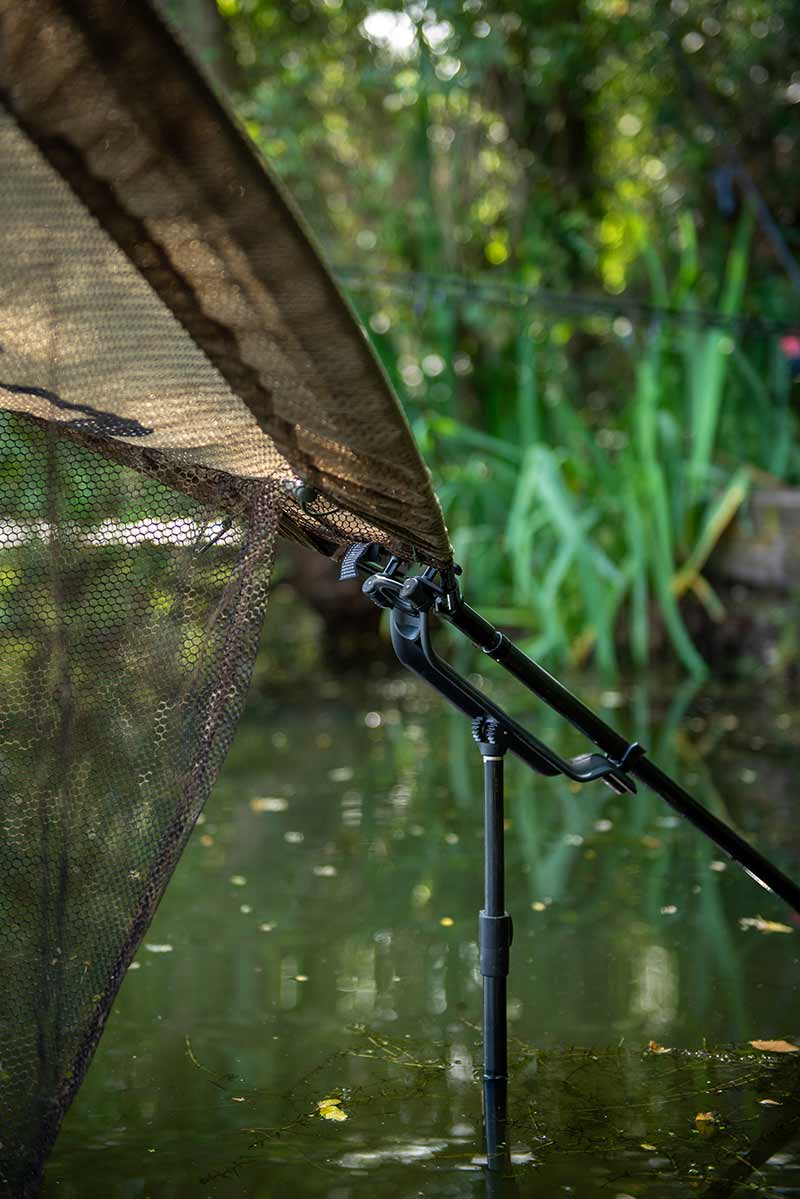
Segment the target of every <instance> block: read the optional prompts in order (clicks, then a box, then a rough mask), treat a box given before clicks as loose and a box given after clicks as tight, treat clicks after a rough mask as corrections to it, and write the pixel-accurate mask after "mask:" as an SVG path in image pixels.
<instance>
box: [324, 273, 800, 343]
mask: <svg viewBox="0 0 800 1199" xmlns="http://www.w3.org/2000/svg"><path fill="white" fill-rule="evenodd" d="M334 273H335V275H336V276H337V278H338V279H339V281H340V282H341V283H342V284H343V286H345V287H349V288H353V289H356V290H372V289H377V288H381V289H383V290H386V291H390V292H394V293H396V294H400V295H407V296H411V297H413V298H414V299H418V300H423V301H427V300H429V299H431V298H435V297H436V296H437V295H448V296H458V297H460V298H463V299H477V300H482V301H484V302H485V303H488V304H491V305H492V306H493V307H495V308H510V309H517V310H520V311H522V310H524V309H526V308H546V309H551V310H553V311H556V312H560V313H565V314H573V313H579V314H584V315H594V314H599V315H606V316H626V317H628V318H633V319H634V320H637V321H648V322H653V321H658V320H670V321H674V322H676V323H678V324H684V325H691V326H693V327H695V328H701V329H702V328H708V329H714V328H716V329H724V330H728V331H730V332H739V333H761V334H766V335H770V336H779V335H780V334H783V333H796V332H797V329H798V322H797V321H794V322H792V321H780V320H772V319H770V318H768V317H763V316H728V315H726V314H724V313H721V312H714V311H713V310H710V309H702V308H696V309H686V308H670V307H665V306H663V305H659V304H649V303H647V302H646V301H643V300H636V299H632V298H629V297H627V296H592V295H586V294H582V293H580V292H559V291H554V290H552V289H550V288H546V287H527V286H524V285H522V284H519V283H511V282H505V281H504V282H500V281H494V280H482V279H470V278H469V277H467V276H465V275H454V274H451V275H438V274H435V273H432V272H429V271H379V270H370V269H366V268H364V267H357V266H349V265H344V264H342V265H340V266H338V267H334Z"/></svg>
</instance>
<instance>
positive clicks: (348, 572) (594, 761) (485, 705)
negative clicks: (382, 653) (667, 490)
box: [341, 545, 800, 913]
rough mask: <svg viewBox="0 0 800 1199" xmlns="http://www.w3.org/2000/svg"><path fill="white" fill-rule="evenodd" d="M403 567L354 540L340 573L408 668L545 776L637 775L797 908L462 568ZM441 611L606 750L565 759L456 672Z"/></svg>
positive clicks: (746, 850)
mask: <svg viewBox="0 0 800 1199" xmlns="http://www.w3.org/2000/svg"><path fill="white" fill-rule="evenodd" d="M405 565H406V564H405V563H403V562H402V561H401V560H400V559H398V558H389V560H388V561H386V553H385V551H382V550H380V548H379V547H377V546H374V545H356V546H352V547H351V548H350V550H348V552H347V554H346V555H345V558H344V560H343V563H342V572H341V573H342V577H343V578H355V577H357V576H359V575H362V576H364V575H365V576H366V580H365V582H364V584H363V591H364V593H365V595H367V596H369V598H370V599H371V600H372V601H373V602H374V603H376V604H377V605H378V606H379V607H382V608H388V609H390V610H391V635H392V645H393V646H394V650H395V653H396V654H397V656H398V658H399V659H400V661H401V662H402V664H403V665H404V666H406V667H407V668H408V669H409V670H411V671H413V672H414V673H415V674H417V675H418V676H419V677H420V678H422V679H424V680H425V682H426V683H428V684H429V685H430V686H431V687H433V688H435V690H437V691H438V692H439V693H440V694H441V695H443V696H444V697H445V698H446V699H448V700H449V701H450V702H451V703H452V704H454V705H455V707H456V708H458V709H459V710H460V711H462V712H463V713H464V714H465V715H467V716H469V718H470V719H471V720H473V721H474V720H476V719H477V718H481V717H483V718H491V719H492V720H493V721H495V722H496V725H497V727H498V728H499V729H501V730H502V733H503V735H504V737H505V740H506V744H507V747H508V749H509V750H511V752H512V753H513V754H514V755H515V756H516V757H517V758H519V759H520V760H521V761H523V762H525V764H526V765H527V766H529V767H530V768H531V769H533V770H535V771H537V772H538V773H539V774H543V775H546V776H549V777H551V778H552V777H555V776H557V775H564V776H566V777H567V778H569V779H571V780H573V781H574V782H578V783H587V782H592V781H594V780H595V779H601V780H602V781H603V782H604V783H606V784H607V786H609V787H611V788H612V789H613V790H614V791H615V792H617V794H620V795H622V794H626V793H627V794H631V793H633V792H635V791H636V783H635V781H634V780H635V779H638V781H639V782H641V783H644V784H645V785H646V786H647V787H649V788H650V790H652V791H654V792H655V793H656V794H657V795H659V796H660V797H661V798H662V799H664V800H665V801H666V802H667V803H668V804H670V806H671V807H672V808H673V809H674V810H675V811H676V812H678V813H679V814H680V815H681V816H683V817H684V818H685V819H686V820H688V821H690V823H692V824H693V825H694V826H695V827H696V828H697V829H699V830H700V832H702V833H703V834H704V835H705V836H706V837H708V838H709V839H710V840H711V841H713V842H714V843H715V844H716V845H717V846H718V847H719V848H720V849H721V850H722V851H723V852H724V853H727V854H729V855H730V857H732V858H733V859H734V860H735V861H737V862H738V863H739V864H740V865H741V866H743V867H744V869H745V870H746V871H747V873H748V874H750V875H751V877H752V878H753V879H755V881H756V882H758V883H759V884H760V885H761V886H762V887H764V888H765V889H766V890H768V891H772V892H774V893H775V894H776V895H778V896H780V898H781V899H783V900H784V901H785V902H786V903H787V904H788V905H789V906H790V907H791V908H793V910H794V911H795V912H798V913H800V887H798V885H797V884H796V883H795V882H793V881H792V879H790V878H788V877H787V875H785V874H784V873H783V872H782V871H781V870H779V869H778V867H777V866H775V865H774V864H773V863H772V862H770V861H769V860H768V859H767V858H765V857H764V856H763V855H762V854H760V853H759V852H758V850H757V849H755V848H754V846H752V845H751V844H750V843H749V842H748V841H746V840H745V839H744V838H743V837H740V836H739V834H738V833H736V832H734V830H733V829H732V828H730V827H729V826H728V825H727V824H725V823H724V821H722V820H719V819H718V818H717V817H716V816H714V815H713V813H711V812H709V810H708V809H707V808H705V807H704V806H703V805H702V804H701V803H699V802H698V801H697V800H696V799H694V798H693V797H692V796H691V795H690V794H689V793H688V792H687V791H685V790H684V789H683V788H682V787H681V786H680V785H679V784H678V783H677V782H675V780H674V779H672V778H670V777H669V775H667V774H665V773H664V772H663V771H662V770H660V769H659V767H658V766H656V765H655V763H654V762H651V761H650V760H649V758H648V757H647V753H646V751H645V749H644V748H643V746H641V745H639V744H638V742H635V741H633V742H630V741H627V740H626V739H625V738H624V737H622V736H621V735H620V734H619V733H618V732H616V731H615V730H614V729H613V728H611V726H610V725H607V724H606V723H605V722H604V721H603V720H601V718H600V717H599V716H597V715H596V713H594V712H593V711H592V710H591V708H589V707H587V705H586V704H584V703H583V702H582V701H581V700H580V699H578V698H577V696H575V695H573V694H572V692H570V691H569V690H568V689H567V688H566V687H564V686H563V684H562V683H559V681H558V680H557V679H556V678H554V677H553V675H551V674H549V673H548V672H547V671H546V670H545V669H544V668H543V667H541V666H539V664H538V663H536V662H534V661H533V660H532V659H531V658H529V657H528V656H527V655H526V654H524V653H523V652H522V650H520V649H519V648H518V647H517V646H516V645H514V643H513V642H512V641H511V640H510V639H509V638H508V637H506V636H505V634H503V633H501V632H500V631H499V629H497V628H496V627H495V626H494V625H492V624H491V623H490V622H489V621H487V620H485V619H484V618H483V617H482V616H481V615H480V614H479V613H478V612H476V611H475V610H474V609H473V608H470V607H469V605H468V604H466V603H464V601H463V599H462V597H461V592H460V588H459V586H458V580H457V577H456V576H457V574H459V573H460V570H459V568H457V567H456V568H454V569H450V570H447V571H438V570H436V569H435V568H433V567H429V568H428V569H426V570H424V571H423V572H422V574H419V575H408V576H405V575H404V568H405ZM434 613H435V614H436V615H437V616H438V617H440V618H441V619H443V620H446V621H447V623H448V624H450V625H451V626H452V627H453V628H455V629H458V630H459V632H461V633H463V634H464V635H465V636H466V637H467V638H468V639H469V640H470V641H471V642H472V644H473V645H474V646H476V647H477V648H478V649H480V650H482V651H483V653H485V654H486V655H487V657H490V658H492V659H493V661H495V662H497V663H498V664H499V665H501V666H502V667H503V668H504V669H505V670H506V671H507V672H508V673H509V674H511V675H513V676H514V678H516V679H517V680H518V681H519V682H520V683H522V684H523V686H525V687H526V688H527V689H528V690H529V691H531V692H533V694H534V695H536V696H538V697H539V699H541V700H543V701H544V702H545V703H546V704H547V705H548V707H550V708H552V709H553V710H554V711H556V712H558V713H559V715H560V716H562V717H563V718H564V719H565V720H567V721H568V722H569V723H570V724H572V725H573V727H574V728H576V729H578V731H579V732H581V733H582V734H583V735H584V736H585V737H586V738H587V739H588V740H589V741H590V742H591V743H592V744H593V745H594V746H595V747H596V748H597V749H598V750H599V751H600V752H599V753H598V752H594V751H592V752H589V753H586V754H581V755H580V756H579V757H575V758H563V757H561V756H560V755H559V754H558V753H556V752H555V750H553V749H551V748H550V747H549V746H547V745H545V744H544V743H543V742H542V741H540V740H539V739H538V738H537V737H535V736H534V735H533V734H532V733H530V732H528V730H527V729H525V728H523V727H522V725H520V724H519V723H518V722H517V721H515V720H514V719H513V717H511V716H509V715H508V713H506V712H505V711H504V710H503V709H502V708H500V707H499V706H498V705H497V704H495V703H493V701H492V700H490V699H489V697H488V696H487V695H485V694H484V693H483V692H482V691H481V690H479V688H477V687H475V686H474V685H473V684H472V683H470V682H469V680H468V679H465V678H463V676H461V675H460V674H458V672H457V671H455V670H454V669H453V667H452V666H450V665H449V663H447V662H445V661H444V660H443V659H442V658H441V657H440V656H439V655H438V654H437V653H436V650H435V649H434V647H433V644H432V640H431V617H432V615H433V614H434Z"/></svg>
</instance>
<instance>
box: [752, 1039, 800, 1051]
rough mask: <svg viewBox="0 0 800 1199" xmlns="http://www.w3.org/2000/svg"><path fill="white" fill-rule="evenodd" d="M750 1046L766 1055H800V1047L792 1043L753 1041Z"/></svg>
mask: <svg viewBox="0 0 800 1199" xmlns="http://www.w3.org/2000/svg"><path fill="white" fill-rule="evenodd" d="M750 1044H751V1045H752V1046H753V1048H754V1049H760V1050H762V1052H764V1053H800V1045H793V1044H792V1043H791V1041H751V1042H750Z"/></svg>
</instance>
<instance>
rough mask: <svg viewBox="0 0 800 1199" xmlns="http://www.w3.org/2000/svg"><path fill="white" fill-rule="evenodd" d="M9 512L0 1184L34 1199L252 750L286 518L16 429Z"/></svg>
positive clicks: (4, 584) (4, 564) (0, 597)
mask: <svg viewBox="0 0 800 1199" xmlns="http://www.w3.org/2000/svg"><path fill="white" fill-rule="evenodd" d="M0 491H2V499H3V520H2V524H0V640H1V641H2V654H1V655H0V676H1V677H2V687H1V688H0V783H1V785H2V808H0V956H1V957H2V963H1V965H0V1130H1V1131H0V1140H1V1141H2V1150H1V1151H0V1180H2V1183H4V1184H5V1187H6V1188H7V1191H8V1193H9V1194H12V1195H16V1194H26V1193H28V1192H29V1191H30V1192H31V1193H33V1190H34V1188H35V1185H36V1180H37V1177H38V1174H39V1169H40V1166H41V1163H42V1160H43V1158H44V1156H45V1153H46V1151H47V1149H48V1147H49V1145H50V1143H51V1142H52V1139H53V1137H54V1135H55V1133H56V1131H57V1129H58V1125H59V1123H60V1120H61V1117H62V1115H63V1113H64V1111H65V1110H66V1107H67V1105H68V1103H69V1102H70V1100H71V1098H72V1096H73V1095H74V1093H75V1091H76V1089H77V1087H78V1085H79V1083H80V1080H81V1078H82V1075H83V1073H84V1071H85V1068H86V1066H87V1065H88V1061H89V1058H90V1056H91V1053H92V1051H93V1049H94V1047H95V1044H96V1042H97V1039H98V1037H99V1035H100V1032H101V1030H102V1027H103V1024H104V1022H105V1019H106V1016H107V1014H108V1010H109V1005H110V1003H111V1001H112V999H113V997H114V995H115V993H116V991H117V988H118V987H119V984H120V982H121V981H122V978H123V975H124V973H125V970H126V969H127V967H128V965H129V963H130V960H131V958H132V956H133V953H134V952H135V950H136V948H137V946H138V944H139V941H140V939H141V936H142V934H143V933H144V931H145V929H146V927H147V925H148V923H149V921H150V919H151V917H152V915H153V913H154V911H155V907H156V905H157V903H158V900H159V898H160V896H161V894H162V891H163V889H164V887H165V885H166V882H167V880H168V879H169V876H170V874H171V872H172V870H173V868H174V866H175V864H176V862H177V860H178V857H179V855H180V853H181V850H182V848H183V846H184V844H185V842H186V839H187V837H188V835H189V833H190V831H191V829H192V826H193V824H194V822H195V820H196V818H197V816H198V814H199V812H200V809H201V807H202V805H203V802H204V800H205V798H206V796H207V795H208V792H209V789H210V787H211V784H212V783H213V781H214V778H215V775H216V773H217V771H218V769H219V766H220V764H221V762H222V759H223V757H224V754H225V752H226V749H227V747H228V744H229V742H230V739H231V736H232V734H233V732H234V730H235V728H236V724H237V720H238V717H239V714H240V712H241V709H242V704H243V701H244V697H245V693H246V690H247V686H248V682H249V677H250V669H251V665H252V661H253V657H254V654H255V650H256V646H257V643H258V637H259V632H260V627H261V619H262V615H263V611H264V606H265V604H266V599H267V592H268V582H269V573H270V568H271V563H272V554H273V548H274V542H275V532H276V514H275V506H274V501H273V498H272V496H271V495H270V494H269V491H268V490H266V489H265V488H263V487H261V488H258V487H256V488H253V489H252V490H251V492H250V494H249V495H246V496H243V497H242V499H241V501H240V502H239V504H238V507H237V509H236V510H234V509H232V508H230V507H228V508H221V507H220V506H219V505H218V504H214V503H213V501H209V502H202V501H198V500H194V499H191V498H189V497H187V496H185V495H183V494H181V493H180V492H178V491H176V490H175V489H174V488H173V487H172V486H171V485H170V471H169V469H166V470H164V471H163V472H162V471H159V470H158V468H157V466H155V465H154V466H153V467H152V471H151V473H150V474H144V473H141V472H139V471H134V470H132V469H131V468H130V467H128V466H124V465H120V464H118V463H115V462H112V461H110V460H108V459H106V458H105V457H103V456H101V455H99V454H98V453H97V452H96V451H95V450H94V449H92V448H90V447H89V446H87V445H84V444H80V443H78V442H73V441H72V440H70V439H69V438H68V437H64V436H63V435H61V433H60V432H59V431H58V430H57V429H55V428H54V427H53V426H52V425H48V424H45V423H44V422H34V421H32V420H31V419H30V418H27V417H23V416H20V415H17V414H13V413H2V414H0ZM2 1183H0V1185H2Z"/></svg>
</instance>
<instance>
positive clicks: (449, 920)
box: [439, 916, 455, 928]
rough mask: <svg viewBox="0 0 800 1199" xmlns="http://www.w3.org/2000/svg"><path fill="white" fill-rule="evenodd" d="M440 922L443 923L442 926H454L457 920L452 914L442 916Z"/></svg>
mask: <svg viewBox="0 0 800 1199" xmlns="http://www.w3.org/2000/svg"><path fill="white" fill-rule="evenodd" d="M439 923H440V924H441V926H442V928H452V927H453V925H454V924H455V920H454V919H453V917H452V916H442V918H441V920H440V921H439Z"/></svg>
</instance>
